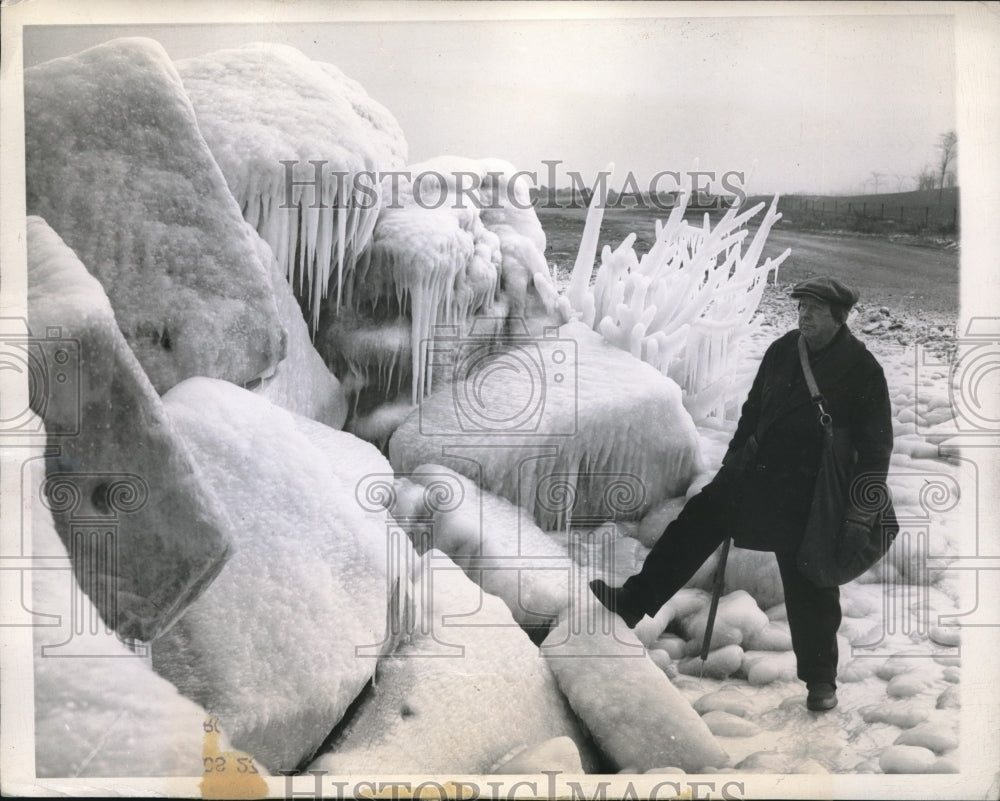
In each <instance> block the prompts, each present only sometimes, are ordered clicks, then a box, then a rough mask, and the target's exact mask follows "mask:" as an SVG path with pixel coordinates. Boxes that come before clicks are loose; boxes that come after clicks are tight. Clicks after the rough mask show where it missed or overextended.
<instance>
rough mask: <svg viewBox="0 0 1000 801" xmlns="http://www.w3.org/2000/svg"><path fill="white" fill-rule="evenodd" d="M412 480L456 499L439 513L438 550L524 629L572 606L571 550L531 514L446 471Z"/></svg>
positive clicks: (417, 474) (423, 471)
mask: <svg viewBox="0 0 1000 801" xmlns="http://www.w3.org/2000/svg"><path fill="white" fill-rule="evenodd" d="M408 478H409V479H411V480H412V481H415V482H418V483H420V484H423V485H424V486H425V487H426V488H427V492H428V493H429V494H430V495H431V496H434V495H435V494H437V493H442V492H444V493H447V497H448V498H450V499H452V502H449V503H447V504H443V505H442V507H441V508H438V509H437V510H436V511H434V513H433V514H434V528H433V540H432V543H433V547H435V548H439V549H440V550H442V551H444V552H445V553H446V554H448V556H449V557H451V559H453V560H454V561H455V563H456V564H458V565H459V566H460V567H461V568H462V569H463V570H465V572H466V573H467V574H468V576H469V577H470V578H471V579H472V580H473V581H475V582H476V583H477V584H479V585H480V586H482V587H483V589H485V590H486V591H487V592H489V593H490V594H492V595H497V596H499V597H500V598H502V599H503V601H504V602H505V603H506V604H507V607H508V608H509V609H510V611H511V614H512V615H513V616H514V619H515V620H516V621H517V622H518V623H520V624H522V625H528V626H530V625H537V624H543V623H547V622H549V621H551V620H552V619H553V618H555V617H556V616H557V615H558V614H559V613H560V612H561V611H562V610H563V609H565V608H566V607H567V606H568V605H569V592H570V590H569V587H570V574H571V572H572V564H571V562H570V559H569V554H568V552H567V549H566V548H565V547H564V546H563V545H561V544H560V543H559V542H558V541H556V540H555V539H553V538H552V537H550V536H549V535H548V534H546V533H545V532H544V531H542V530H541V529H539V528H538V526H536V525H535V523H534V521H533V520H532V519H531V517H530V516H529V515H528V514H527V512H525V511H524V510H523V509H521V508H519V507H517V506H514V505H513V504H512V503H510V502H509V501H507V500H505V499H503V498H498V497H497V496H495V495H493V494H491V493H489V492H484V491H481V490H480V489H479V488H478V487H477V486H476V485H475V484H474V483H473V482H472V481H470V480H469V479H467V478H466V477H465V476H463V475H460V474H459V473H456V472H455V471H453V470H450V469H448V468H446V467H441V466H439V465H421V466H420V467H418V468H417V469H416V470H415V471H413V473H412V474H408Z"/></svg>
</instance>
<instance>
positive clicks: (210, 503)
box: [7, 217, 232, 640]
mask: <svg viewBox="0 0 1000 801" xmlns="http://www.w3.org/2000/svg"><path fill="white" fill-rule="evenodd" d="M27 232H28V324H29V328H30V331H31V333H32V334H34V335H35V336H34V338H33V339H31V340H28V339H26V338H24V337H25V335H26V334H27V331H25V332H24V333H23V334H22V338H21V339H20V340H18V338H16V337H9V338H8V339H7V341H8V342H10V343H12V344H14V345H16V344H17V343H18V342H19V341H20V343H21V344H22V345H23V346H24V347H25V349H26V351H27V353H26V354H25V356H26V361H27V362H28V366H29V367H30V368H32V369H30V370H29V376H30V378H29V380H30V383H31V386H30V387H29V389H30V390H31V392H32V407H33V408H34V410H35V411H36V413H38V414H39V416H40V417H41V418H42V419H43V420H44V422H45V427H46V431H47V434H48V441H49V443H50V445H51V446H52V448H53V449H56V448H58V452H57V455H55V456H53V457H51V458H48V459H46V471H47V477H46V480H45V482H44V484H43V489H42V490H41V493H42V495H41V496H39V497H40V498H41V499H42V502H43V503H45V504H46V505H47V506H48V507H49V508H50V509H52V511H53V513H54V517H55V523H56V528H57V530H58V531H59V535H60V537H61V538H62V540H63V543H64V544H65V545H66V548H67V550H68V551H69V552H70V553H71V554H72V555H73V558H74V568H75V570H76V575H77V578H78V579H79V581H80V584H81V585H82V586H83V587H84V589H85V590H86V592H87V594H88V595H89V596H90V598H91V600H92V601H93V603H95V605H96V606H97V608H98V609H99V610H100V612H101V615H102V616H103V617H104V619H105V621H106V622H107V623H108V625H110V626H111V627H112V628H115V629H116V630H117V631H118V633H119V634H120V635H121V636H122V637H123V638H131V639H140V640H150V639H152V638H154V637H155V636H157V634H158V633H159V632H161V631H162V630H164V629H165V628H167V627H168V626H169V625H170V624H171V623H172V622H173V620H174V619H175V618H176V617H177V616H178V615H179V614H181V613H182V612H183V610H184V608H185V606H186V605H187V604H188V603H189V602H190V601H191V600H192V599H193V598H194V597H195V596H197V594H198V593H199V592H201V591H202V590H204V588H205V587H206V586H207V585H208V584H209V582H210V581H211V580H212V578H213V577H214V576H215V575H216V573H217V572H218V571H219V569H220V568H221V567H222V564H223V562H224V561H225V560H226V558H228V555H229V550H230V544H231V541H232V540H231V534H230V521H229V517H228V516H227V515H226V513H225V512H224V511H223V510H221V509H220V507H219V503H218V500H217V499H216V497H215V495H214V494H213V493H212V492H211V490H210V489H209V488H208V487H206V486H204V483H203V481H204V477H203V475H202V473H201V472H200V470H199V468H198V465H197V464H196V463H195V461H194V459H193V458H192V455H191V452H190V451H189V449H188V447H187V445H186V443H185V442H184V441H183V440H182V438H181V437H180V436H179V434H178V433H177V431H176V430H175V428H174V426H173V424H172V423H171V422H170V420H169V418H168V417H167V415H166V413H165V411H164V409H163V405H162V403H161V401H160V397H159V396H158V395H157V394H156V391H155V390H154V389H153V387H152V386H151V385H150V383H149V380H148V379H147V378H146V374H145V373H144V372H143V370H142V367H141V366H140V365H139V362H138V361H137V360H136V357H135V355H134V354H133V353H132V351H131V350H130V349H129V347H128V345H127V344H126V342H125V339H124V338H123V337H122V334H121V331H119V329H118V326H117V325H116V324H115V314H114V312H112V310H111V305H110V304H109V302H108V298H107V296H106V295H105V294H104V290H103V289H102V288H101V285H100V283H99V282H98V281H97V279H96V278H94V277H93V276H92V275H90V274H89V273H88V272H87V269H86V268H85V267H84V266H83V264H81V263H80V260H79V259H78V258H77V257H76V254H75V253H73V251H72V250H70V249H69V248H68V247H67V246H66V244H65V243H63V242H62V241H61V240H60V238H59V236H58V235H57V234H56V233H55V232H54V231H53V230H52V229H51V228H49V226H48V225H47V224H46V223H45V221H44V220H42V219H41V218H38V217H29V218H28V223H27ZM108 530H112V531H114V532H116V533H115V535H114V539H113V540H112V541H110V542H108V541H105V540H104V539H103V537H104V535H103V534H99V532H101V531H108Z"/></svg>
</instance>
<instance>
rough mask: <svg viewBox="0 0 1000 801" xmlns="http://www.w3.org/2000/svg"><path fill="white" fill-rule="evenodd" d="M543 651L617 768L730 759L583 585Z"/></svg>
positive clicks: (695, 768)
mask: <svg viewBox="0 0 1000 801" xmlns="http://www.w3.org/2000/svg"><path fill="white" fill-rule="evenodd" d="M542 654H543V655H544V656H545V657H546V658H547V659H548V663H549V665H550V666H551V668H552V672H553V673H554V674H555V677H556V680H557V681H558V682H559V687H560V689H561V690H562V691H563V693H564V694H565V695H566V697H567V698H568V699H569V702H570V704H571V705H572V707H573V710H574V711H575V712H576V714H577V715H578V716H579V718H580V719H581V720H582V722H583V723H584V725H585V726H586V727H587V729H588V730H589V731H590V733H591V734H592V736H593V738H594V740H595V742H596V743H597V745H598V746H599V747H600V748H601V750H602V751H603V752H604V754H605V755H606V756H607V757H608V758H609V759H610V760H611V761H612V762H613V763H614V764H615V765H617V766H618V767H619V768H624V767H627V768H629V770H630V772H642V771H645V770H649V769H651V768H657V767H663V766H665V765H670V766H676V767H681V768H683V769H684V770H686V771H688V772H690V773H697V772H700V771H701V769H703V768H705V767H708V766H714V767H719V766H721V765H724V764H726V763H727V761H728V758H727V756H726V754H725V752H724V751H723V750H722V748H721V747H720V746H719V744H718V743H717V742H716V740H715V738H714V737H713V736H712V733H711V732H710V731H709V729H708V726H707V725H706V724H705V722H704V721H703V720H702V719H701V718H700V717H699V716H698V713H697V712H695V711H694V710H693V709H692V708H691V706H690V704H689V703H688V702H687V701H686V700H684V697H683V696H682V695H681V694H680V692H679V691H678V690H677V689H675V688H674V686H673V685H672V684H671V683H670V680H669V679H668V678H667V677H666V675H664V673H663V671H661V670H660V669H659V668H658V667H657V666H656V665H654V664H653V662H651V661H650V660H649V659H647V658H646V657H645V656H644V655H643V649H642V647H641V645H640V644H639V641H638V640H637V639H636V638H635V636H634V635H633V634H632V632H631V631H629V630H628V629H626V628H625V626H624V624H623V623H622V622H621V621H620V620H619V619H618V618H616V617H615V616H613V615H611V614H610V613H609V612H607V610H605V609H604V607H603V606H601V605H600V602H599V601H597V599H596V597H594V596H593V594H592V593H591V592H590V591H589V590H588V589H587V587H586V586H583V587H582V588H581V591H580V594H579V596H578V597H576V598H575V599H574V604H573V605H571V607H570V609H568V610H567V611H566V612H565V613H564V614H563V615H562V616H561V617H560V619H559V622H558V624H557V625H556V626H555V627H554V628H553V629H552V631H551V632H549V635H548V636H547V637H546V639H545V641H544V643H543V644H542Z"/></svg>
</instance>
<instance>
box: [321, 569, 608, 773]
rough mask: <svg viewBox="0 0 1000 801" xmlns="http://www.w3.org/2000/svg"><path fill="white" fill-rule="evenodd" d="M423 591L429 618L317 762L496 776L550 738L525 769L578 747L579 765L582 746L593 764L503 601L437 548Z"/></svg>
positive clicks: (364, 769)
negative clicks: (529, 746) (516, 755)
mask: <svg viewBox="0 0 1000 801" xmlns="http://www.w3.org/2000/svg"><path fill="white" fill-rule="evenodd" d="M416 592H417V593H419V594H420V595H421V597H424V598H426V599H427V602H428V606H427V607H426V608H424V609H420V610H418V614H420V615H426V617H421V618H419V620H418V625H417V626H416V627H415V630H414V631H413V633H412V636H411V637H410V638H409V641H408V642H405V643H404V644H403V645H401V646H400V648H399V649H398V650H397V651H396V652H395V653H393V654H392V655H391V656H388V657H386V658H385V659H383V660H382V661H381V662H380V664H379V668H378V673H377V675H376V677H375V683H374V687H373V688H372V689H371V691H370V692H368V693H366V695H365V696H364V697H363V699H362V702H361V704H360V706H359V708H358V710H357V712H356V713H355V714H354V715H353V716H352V718H351V720H350V722H349V723H348V724H347V725H346V726H345V727H344V729H343V730H342V731H341V732H339V733H338V736H337V738H336V740H335V741H334V742H333V743H332V745H331V751H330V752H329V753H325V754H323V755H321V756H320V757H319V758H317V759H316V760H315V761H314V762H313V763H312V765H311V767H310V769H313V770H326V771H329V772H330V773H334V774H356V775H360V774H364V773H377V774H380V775H381V774H405V773H410V774H412V773H427V774H464V773H487V772H489V771H490V769H491V768H493V767H494V766H496V765H497V764H498V763H500V762H502V761H504V760H505V759H506V758H508V757H509V756H510V755H511V752H512V751H513V750H514V749H515V748H521V747H523V746H524V745H525V744H526V743H540V742H544V741H550V740H551V741H552V742H551V743H550V745H549V747H548V748H546V749H542V750H541V751H536V752H535V753H534V755H532V754H531V753H530V752H529V753H523V752H522V755H521V758H522V759H523V760H524V763H525V765H526V766H528V765H530V766H532V767H533V768H538V769H553V770H559V769H560V768H562V767H563V766H564V765H565V764H566V759H567V754H568V753H569V751H570V747H572V751H574V752H575V753H576V764H577V765H578V766H579V764H580V759H581V753H580V752H581V750H582V751H583V756H584V761H585V762H586V764H587V765H588V766H589V767H590V769H593V767H594V761H593V754H592V752H591V751H589V750H588V749H587V747H586V746H585V745H584V737H583V735H582V733H581V730H580V728H579V725H578V724H577V722H576V719H575V717H574V716H573V714H572V712H571V710H570V709H569V707H568V705H567V703H566V700H565V698H563V697H562V694H561V693H560V692H559V690H558V688H557V687H556V683H555V680H554V679H553V677H552V675H551V673H550V671H549V668H548V665H547V664H546V662H545V661H544V660H542V659H541V658H539V654H538V649H537V648H536V647H535V646H534V645H532V643H531V641H530V640H529V639H528V637H527V636H526V635H525V634H524V632H522V631H521V629H520V628H519V627H518V626H517V625H516V624H515V622H514V620H513V618H512V617H511V614H510V611H509V610H508V609H507V608H506V606H505V605H504V603H503V602H502V601H501V600H500V599H498V598H495V597H493V596H491V595H489V594H487V593H484V592H483V591H482V590H481V589H480V588H479V587H477V586H476V585H475V584H474V583H473V582H471V581H470V580H469V579H468V578H466V577H465V576H464V575H463V573H462V571H461V570H460V569H459V568H458V567H457V566H456V565H455V564H453V563H452V562H451V561H450V560H449V559H448V558H447V557H446V556H445V555H444V554H442V553H441V552H440V551H437V550H431V551H428V552H427V553H426V554H425V555H424V556H423V559H422V567H421V570H420V578H419V583H418V584H417V585H416ZM553 738H559V739H558V740H554V739H553ZM567 741H568V742H567ZM543 757H544V758H545V759H552V763H551V764H543V762H542V760H543ZM578 770H579V768H578Z"/></svg>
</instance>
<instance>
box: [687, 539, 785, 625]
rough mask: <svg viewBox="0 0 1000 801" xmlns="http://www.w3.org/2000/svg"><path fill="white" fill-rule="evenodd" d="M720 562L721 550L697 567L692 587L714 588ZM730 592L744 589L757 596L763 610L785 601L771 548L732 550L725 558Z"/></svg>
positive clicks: (735, 548)
mask: <svg viewBox="0 0 1000 801" xmlns="http://www.w3.org/2000/svg"><path fill="white" fill-rule="evenodd" d="M718 564H719V551H718V550H716V551H715V552H714V553H713V554H712V555H711V556H710V557H709V558H708V559H707V560H706V561H705V563H704V564H703V565H702V566H701V567H700V568H698V572H697V573H695V574H694V575H693V576H692V577H691V580H690V581H689V582H688V584H687V586H689V587H698V588H700V589H703V590H711V589H712V583H713V582H714V580H715V571H716V568H717V567H718ZM725 588H726V591H727V592H733V591H735V590H743V591H744V592H747V593H749V594H750V595H752V596H753V597H754V599H755V600H756V601H757V603H758V604H759V605H760V607H761V609H768V608H770V607H773V606H775V605H777V604H780V603H781V602H783V601H784V600H785V591H784V589H783V588H782V585H781V573H780V572H779V571H778V562H777V560H775V558H774V554H773V553H770V552H769V551H750V550H746V549H744V548H737V547H735V546H732V547H730V549H729V558H728V559H727V560H726V584H725Z"/></svg>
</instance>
